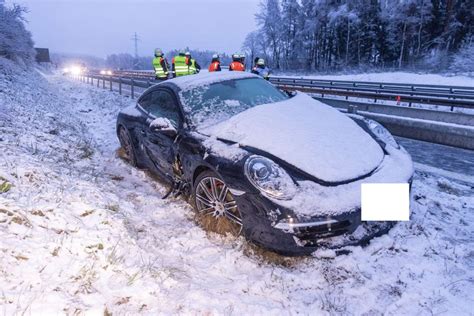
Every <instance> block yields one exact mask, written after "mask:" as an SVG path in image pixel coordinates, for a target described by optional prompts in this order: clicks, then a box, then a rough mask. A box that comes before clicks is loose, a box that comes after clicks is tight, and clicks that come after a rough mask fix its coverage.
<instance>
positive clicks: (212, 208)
mask: <svg viewBox="0 0 474 316" xmlns="http://www.w3.org/2000/svg"><path fill="white" fill-rule="evenodd" d="M191 204H192V205H193V207H194V209H195V211H196V219H197V221H198V223H199V225H200V226H201V227H203V228H204V230H206V231H208V232H214V233H218V234H221V235H227V234H231V235H234V236H239V235H240V234H241V232H242V231H243V222H242V216H241V213H240V211H239V208H238V205H237V201H236V200H235V199H234V197H233V195H232V193H231V192H230V190H229V189H228V187H227V185H226V184H225V182H224V180H222V178H221V177H220V176H219V175H218V174H216V173H215V172H213V171H210V170H208V171H204V172H202V173H201V174H199V175H198V177H197V179H196V181H195V182H194V187H193V191H192V195H191Z"/></svg>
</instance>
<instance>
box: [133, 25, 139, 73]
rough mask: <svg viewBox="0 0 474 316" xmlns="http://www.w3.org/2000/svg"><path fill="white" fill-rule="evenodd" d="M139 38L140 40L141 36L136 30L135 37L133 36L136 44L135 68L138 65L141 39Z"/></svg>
mask: <svg viewBox="0 0 474 316" xmlns="http://www.w3.org/2000/svg"><path fill="white" fill-rule="evenodd" d="M139 40H140V38H139V37H138V34H137V32H135V34H134V35H133V37H132V41H133V42H134V44H135V62H134V66H135V68H137V67H138V41H139Z"/></svg>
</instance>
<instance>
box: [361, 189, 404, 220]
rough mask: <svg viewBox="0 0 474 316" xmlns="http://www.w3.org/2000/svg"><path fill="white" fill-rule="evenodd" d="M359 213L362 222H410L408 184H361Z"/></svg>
mask: <svg viewBox="0 0 474 316" xmlns="http://www.w3.org/2000/svg"><path fill="white" fill-rule="evenodd" d="M361 211H362V218H361V219H362V220H363V221H408V220H410V187H409V184H408V183H362V184H361Z"/></svg>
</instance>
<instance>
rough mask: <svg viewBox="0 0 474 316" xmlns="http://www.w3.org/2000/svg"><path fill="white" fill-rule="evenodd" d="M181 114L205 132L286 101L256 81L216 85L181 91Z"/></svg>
mask: <svg viewBox="0 0 474 316" xmlns="http://www.w3.org/2000/svg"><path fill="white" fill-rule="evenodd" d="M180 96H181V100H182V102H183V106H184V110H185V111H186V112H187V113H188V114H189V115H190V117H191V119H192V121H193V123H194V125H195V126H197V127H200V128H205V127H208V126H212V125H214V124H216V123H219V122H222V121H224V120H226V119H228V118H230V117H232V116H234V115H236V114H238V113H240V112H243V111H245V110H247V109H249V108H252V107H254V106H257V105H261V104H268V103H275V102H278V101H283V100H286V99H288V96H286V95H285V94H284V93H283V92H281V91H279V90H278V89H276V88H275V87H274V86H272V85H271V84H270V83H268V82H266V81H265V80H262V79H260V78H244V79H238V80H228V81H222V82H216V83H213V84H210V85H204V86H200V87H197V88H194V89H188V90H185V91H181V93H180Z"/></svg>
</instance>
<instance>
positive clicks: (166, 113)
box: [143, 89, 182, 181]
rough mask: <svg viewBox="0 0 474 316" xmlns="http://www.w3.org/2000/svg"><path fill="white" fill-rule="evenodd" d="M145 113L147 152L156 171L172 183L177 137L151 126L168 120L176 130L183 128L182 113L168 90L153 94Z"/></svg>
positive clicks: (145, 144) (145, 143)
mask: <svg viewBox="0 0 474 316" xmlns="http://www.w3.org/2000/svg"><path fill="white" fill-rule="evenodd" d="M145 111H146V112H147V114H148V117H147V120H146V125H145V128H144V137H143V140H144V146H145V152H146V154H147V155H148V156H149V159H150V160H151V161H152V162H153V165H154V167H155V169H156V171H157V172H158V173H159V174H161V175H162V176H164V177H165V180H169V181H172V180H173V166H172V165H173V162H174V160H175V155H176V144H175V138H176V136H175V135H174V136H173V135H169V134H168V133H163V132H161V131H157V130H156V129H152V128H150V124H151V123H152V122H153V120H155V119H157V118H166V119H168V120H169V121H170V122H171V124H172V125H173V127H174V128H175V129H176V130H178V129H179V128H180V127H181V124H182V118H181V113H180V110H179V107H178V104H177V101H176V98H175V96H174V94H173V92H172V91H171V90H168V89H158V90H155V91H153V92H151V99H150V102H149V103H148V104H147V105H146V106H145Z"/></svg>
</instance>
